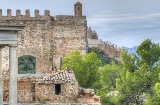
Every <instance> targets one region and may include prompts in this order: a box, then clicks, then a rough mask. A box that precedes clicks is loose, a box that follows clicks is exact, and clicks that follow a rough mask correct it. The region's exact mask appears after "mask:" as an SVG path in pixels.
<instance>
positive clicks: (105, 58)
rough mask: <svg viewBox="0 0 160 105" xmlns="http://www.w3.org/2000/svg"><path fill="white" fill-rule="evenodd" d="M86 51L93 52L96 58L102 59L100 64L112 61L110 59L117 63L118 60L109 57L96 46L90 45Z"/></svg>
mask: <svg viewBox="0 0 160 105" xmlns="http://www.w3.org/2000/svg"><path fill="white" fill-rule="evenodd" d="M88 52H94V53H96V54H97V56H98V59H100V60H101V61H102V66H104V65H106V64H110V63H112V61H114V62H116V63H118V61H117V60H116V59H115V58H114V57H113V58H111V57H109V56H108V54H106V53H105V52H104V51H103V50H101V49H99V48H98V47H91V48H89V50H88Z"/></svg>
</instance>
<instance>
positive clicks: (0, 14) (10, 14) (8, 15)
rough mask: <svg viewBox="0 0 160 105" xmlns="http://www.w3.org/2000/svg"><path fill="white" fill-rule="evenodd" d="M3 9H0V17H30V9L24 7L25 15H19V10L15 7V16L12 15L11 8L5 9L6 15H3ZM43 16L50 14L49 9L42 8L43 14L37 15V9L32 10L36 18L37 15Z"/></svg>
mask: <svg viewBox="0 0 160 105" xmlns="http://www.w3.org/2000/svg"><path fill="white" fill-rule="evenodd" d="M2 13H3V11H2V9H0V17H6V18H7V17H16V18H22V17H25V18H30V10H29V9H26V10H25V15H21V10H19V9H17V10H16V16H12V10H11V9H7V16H3V15H2ZM44 16H50V10H44V15H42V16H41V15H39V10H37V9H36V10H34V18H38V17H44Z"/></svg>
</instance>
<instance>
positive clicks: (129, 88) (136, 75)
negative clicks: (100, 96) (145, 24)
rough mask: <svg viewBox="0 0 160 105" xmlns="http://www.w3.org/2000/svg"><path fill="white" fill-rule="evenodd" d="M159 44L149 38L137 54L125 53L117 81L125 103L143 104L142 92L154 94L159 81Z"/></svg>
mask: <svg viewBox="0 0 160 105" xmlns="http://www.w3.org/2000/svg"><path fill="white" fill-rule="evenodd" d="M157 51H159V52H160V47H159V45H158V44H155V43H153V42H151V40H149V39H147V40H145V41H143V42H142V43H141V45H140V46H139V47H138V49H137V55H138V56H136V55H134V54H127V53H124V54H123V55H122V59H121V61H120V63H119V65H120V66H121V67H122V69H121V73H120V77H119V78H117V81H116V89H117V90H118V91H119V92H120V93H121V95H123V97H125V98H123V100H122V102H123V103H121V104H122V105H123V104H136V105H140V104H142V100H141V98H140V96H141V95H142V93H143V92H144V93H146V94H150V95H151V96H152V94H153V93H154V92H153V89H152V88H153V87H154V84H155V83H156V82H157V81H158V74H159V69H157V62H158V60H159V58H160V53H158V52H157Z"/></svg>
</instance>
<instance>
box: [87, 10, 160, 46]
mask: <svg viewBox="0 0 160 105" xmlns="http://www.w3.org/2000/svg"><path fill="white" fill-rule="evenodd" d="M87 21H88V26H91V27H92V28H93V29H95V30H96V31H97V33H98V35H99V38H101V39H103V40H104V39H106V40H109V41H112V43H117V44H118V45H120V46H127V47H132V46H135V45H139V44H140V43H141V42H142V41H143V40H145V39H147V38H149V39H152V40H153V41H155V42H156V43H159V42H160V40H159V38H158V36H159V35H160V29H159V27H160V13H154V14H122V13H116V12H111V11H105V12H102V13H100V14H97V15H93V16H91V17H88V19H87ZM157 38H158V39H157ZM117 39H118V40H117ZM127 41H129V42H127Z"/></svg>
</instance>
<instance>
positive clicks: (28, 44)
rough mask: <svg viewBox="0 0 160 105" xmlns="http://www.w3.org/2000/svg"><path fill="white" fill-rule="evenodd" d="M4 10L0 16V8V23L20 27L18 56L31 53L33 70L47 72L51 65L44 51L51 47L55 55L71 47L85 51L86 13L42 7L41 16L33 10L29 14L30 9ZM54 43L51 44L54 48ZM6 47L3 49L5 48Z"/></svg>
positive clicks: (61, 54)
mask: <svg viewBox="0 0 160 105" xmlns="http://www.w3.org/2000/svg"><path fill="white" fill-rule="evenodd" d="M11 14H12V13H11V10H10V9H8V10H7V16H2V10H0V27H1V28H3V26H9V27H11V28H12V27H16V28H17V29H20V28H21V27H25V28H24V29H23V31H20V32H18V33H17V36H18V57H20V56H23V55H32V56H34V57H36V61H37V62H36V63H37V64H36V65H37V66H36V73H47V72H48V71H47V70H49V69H51V67H48V64H47V63H46V59H45V58H47V57H46V55H47V54H46V53H48V52H49V51H50V50H51V49H54V51H55V55H60V56H62V57H63V56H65V55H67V54H69V53H70V52H72V51H73V50H79V51H80V52H81V53H82V54H83V55H84V54H86V53H87V46H88V45H87V24H86V17H85V16H66V15H65V16H63V15H59V16H56V18H55V17H53V16H50V11H49V10H45V12H44V16H40V15H39V11H38V10H35V16H34V17H30V11H29V10H26V11H25V15H21V14H20V10H17V12H16V16H12V15H11ZM53 47H54V48H53ZM5 51H6V50H5Z"/></svg>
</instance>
